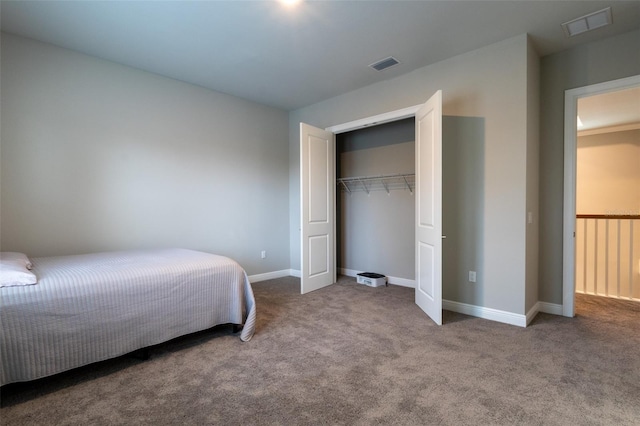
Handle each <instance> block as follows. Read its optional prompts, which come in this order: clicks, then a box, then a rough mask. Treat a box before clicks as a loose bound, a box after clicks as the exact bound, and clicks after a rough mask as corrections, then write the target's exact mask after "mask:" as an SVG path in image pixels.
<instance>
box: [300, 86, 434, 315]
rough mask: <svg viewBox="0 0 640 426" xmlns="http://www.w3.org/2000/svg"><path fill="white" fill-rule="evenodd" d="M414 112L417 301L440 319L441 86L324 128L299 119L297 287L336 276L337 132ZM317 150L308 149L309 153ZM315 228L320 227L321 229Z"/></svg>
mask: <svg viewBox="0 0 640 426" xmlns="http://www.w3.org/2000/svg"><path fill="white" fill-rule="evenodd" d="M411 116H414V117H415V182H416V183H415V228H414V232H415V245H414V255H415V265H416V266H415V277H416V286H415V301H416V304H417V305H418V306H419V307H420V308H421V309H422V310H423V311H424V312H425V313H426V314H427V315H428V316H429V317H430V318H431V319H433V321H434V322H435V323H436V324H438V325H440V324H442V238H444V237H443V235H442V91H437V92H436V93H435V94H434V95H433V96H432V97H431V98H429V100H428V101H427V102H426V103H425V104H423V105H418V106H416V107H409V108H405V109H403V110H397V111H393V112H390V113H387V114H382V115H379V116H375V117H370V118H366V119H362V120H357V121H354V122H350V123H345V124H343V125H339V126H335V127H333V128H328V129H326V130H322V129H319V128H315V127H313V126H309V125H307V124H305V123H301V124H300V144H301V147H300V156H301V158H300V173H301V177H300V183H301V187H300V192H301V197H300V199H301V266H302V271H301V292H302V293H305V292H306V291H310V290H315V289H319V288H321V287H324V286H327V285H330V284H332V283H334V282H335V278H336V265H335V264H336V262H335V256H336V247H335V185H336V180H335V134H336V133H342V132H346V131H349V130H355V129H358V128H363V127H367V126H370V125H375V124H379V123H384V122H391V121H396V120H398V119H402V118H407V117H411ZM314 152H315V153H316V154H317V155H311V154H312V153H314ZM314 229H320V230H321V231H320V232H319V233H316V232H314ZM332 276H333V280H332V279H331V277H332Z"/></svg>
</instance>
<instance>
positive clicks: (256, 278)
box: [248, 269, 300, 284]
mask: <svg viewBox="0 0 640 426" xmlns="http://www.w3.org/2000/svg"><path fill="white" fill-rule="evenodd" d="M291 272H292V270H291V269H283V270H282V271H273V272H265V273H264V274H256V275H249V277H248V278H249V282H250V283H252V284H253V283H258V282H260V281H266V280H273V279H276V278H282V277H288V276H289V275H293V274H292V273H291ZM294 276H295V275H294ZM298 276H300V275H298Z"/></svg>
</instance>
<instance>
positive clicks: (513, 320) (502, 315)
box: [442, 299, 527, 327]
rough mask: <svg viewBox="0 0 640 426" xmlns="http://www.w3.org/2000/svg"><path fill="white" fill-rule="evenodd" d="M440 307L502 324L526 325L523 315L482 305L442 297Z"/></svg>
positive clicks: (525, 318)
mask: <svg viewBox="0 0 640 426" xmlns="http://www.w3.org/2000/svg"><path fill="white" fill-rule="evenodd" d="M442 309H446V310H447V311H452V312H457V313H459V314H465V315H471V316H474V317H478V318H483V319H487V320H491V321H497V322H501V323H504V324H510V325H516V326H518V327H526V326H527V317H526V316H525V315H520V314H514V313H513V312H507V311H500V310H498V309H492V308H485V307H483V306H476V305H469V304H467V303H460V302H454V301H453V300H444V299H443V300H442Z"/></svg>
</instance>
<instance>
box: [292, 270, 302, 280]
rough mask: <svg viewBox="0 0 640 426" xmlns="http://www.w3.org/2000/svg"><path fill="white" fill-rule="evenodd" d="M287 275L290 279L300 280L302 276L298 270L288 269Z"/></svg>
mask: <svg viewBox="0 0 640 426" xmlns="http://www.w3.org/2000/svg"><path fill="white" fill-rule="evenodd" d="M289 275H291V276H292V277H296V278H300V277H301V276H302V272H300V270H299V269H289Z"/></svg>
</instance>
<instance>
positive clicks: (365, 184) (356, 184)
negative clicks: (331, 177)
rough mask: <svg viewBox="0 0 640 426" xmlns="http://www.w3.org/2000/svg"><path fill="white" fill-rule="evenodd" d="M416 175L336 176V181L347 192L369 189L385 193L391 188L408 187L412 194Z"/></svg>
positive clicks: (368, 190)
mask: <svg viewBox="0 0 640 426" xmlns="http://www.w3.org/2000/svg"><path fill="white" fill-rule="evenodd" d="M415 181H416V175H415V174H414V173H404V174H397V175H382V176H359V177H346V178H337V179H336V183H337V185H338V186H340V188H342V190H343V191H347V192H348V193H349V194H351V193H352V192H356V191H364V192H366V193H367V194H369V193H370V192H371V191H381V190H385V191H387V194H389V192H390V191H391V190H393V189H408V190H409V192H411V193H412V194H413V188H414V187H415Z"/></svg>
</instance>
